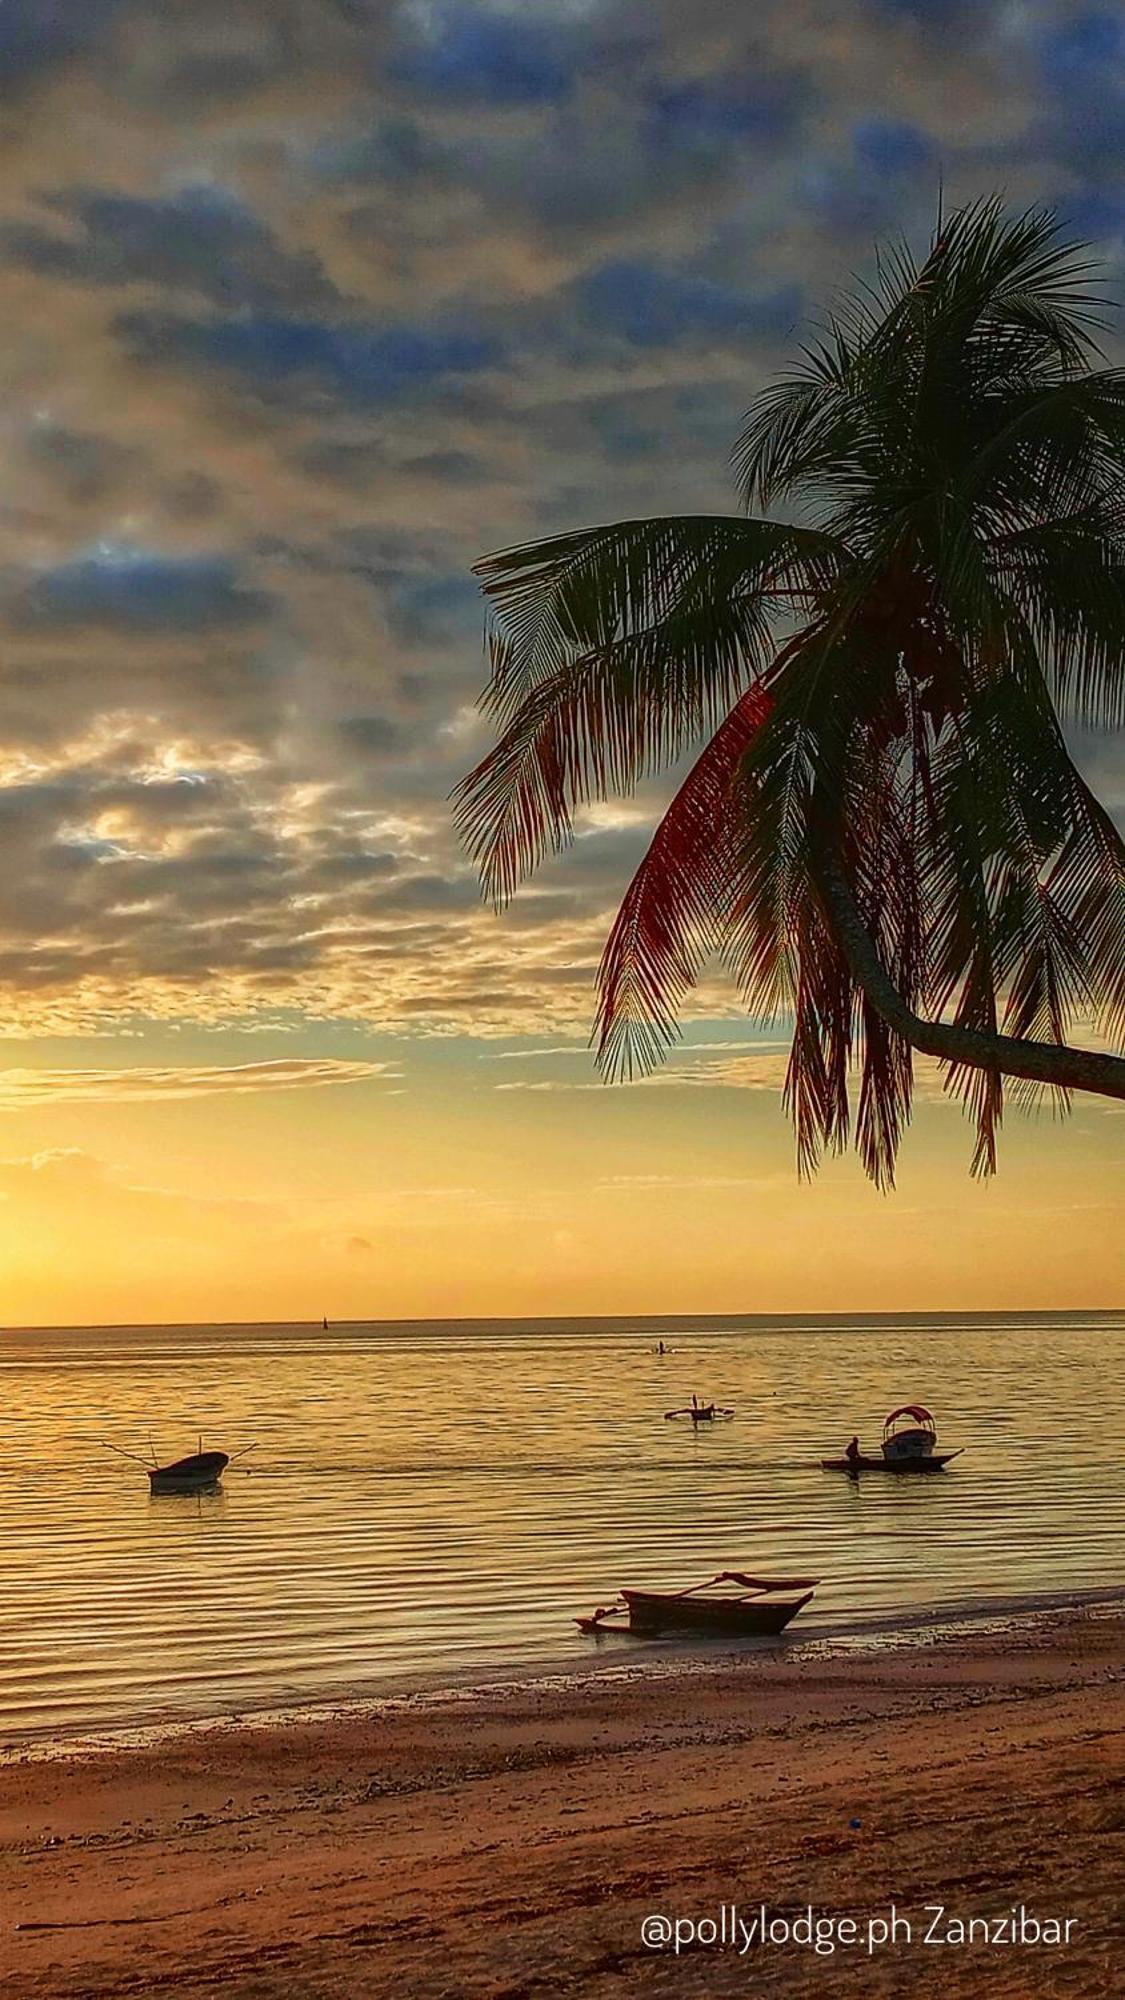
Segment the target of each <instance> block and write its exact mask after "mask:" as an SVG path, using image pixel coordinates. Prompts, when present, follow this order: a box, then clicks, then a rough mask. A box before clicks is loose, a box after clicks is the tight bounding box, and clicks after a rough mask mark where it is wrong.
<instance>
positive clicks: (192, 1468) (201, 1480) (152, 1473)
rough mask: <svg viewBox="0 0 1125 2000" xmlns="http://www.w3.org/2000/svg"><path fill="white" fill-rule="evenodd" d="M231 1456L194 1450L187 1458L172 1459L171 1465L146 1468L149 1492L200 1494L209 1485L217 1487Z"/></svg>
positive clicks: (217, 1452) (224, 1453)
mask: <svg viewBox="0 0 1125 2000" xmlns="http://www.w3.org/2000/svg"><path fill="white" fill-rule="evenodd" d="M229 1464H230V1456H229V1454H228V1453H227V1452H225V1451H193V1452H192V1453H191V1454H190V1456H189V1457H187V1458H177V1459H174V1460H173V1461H172V1463H171V1465H152V1466H150V1467H149V1473H148V1483H149V1491H150V1492H152V1493H202V1492H205V1491H206V1489H207V1487H209V1486H217V1485H218V1483H219V1481H220V1479H221V1478H222V1476H223V1473H224V1472H225V1471H226V1469H227V1466H228V1465H229Z"/></svg>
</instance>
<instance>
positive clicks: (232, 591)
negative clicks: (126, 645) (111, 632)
mask: <svg viewBox="0 0 1125 2000" xmlns="http://www.w3.org/2000/svg"><path fill="white" fill-rule="evenodd" d="M267 609H268V600H267V599H266V598H265V597H264V596H263V595H262V593H261V592H259V591H254V590H249V589H247V588H246V587H245V586H244V585H243V583H242V582H241V580H240V578H239V575H238V572H237V570H236V568H235V566H234V564H233V563H231V562H230V561H229V559H228V558H227V557H225V556H168V555H162V554H156V553H153V552H150V551H148V550H143V549H128V548H125V549H97V550H94V551H93V552H92V553H91V554H89V555H83V556H79V557H77V558H75V560H73V561H72V562H67V563H62V564H60V565H59V566H58V567H57V568H54V569H47V570H44V571H42V573H41V574H40V575H39V576H37V577H35V578H34V579H33V580H32V581H31V582H29V583H28V584H27V585H26V587H25V589H24V590H23V592H22V594H21V596H20V598H19V600H18V602H17V605H16V614H17V617H18V619H19V621H20V622H21V623H23V624H28V625H33V626H40V627H42V626H45V625H51V626H73V625H95V626H96V625H104V626H112V627H116V628H119V629H120V630H122V631H126V632H137V633H151V632H200V631H207V630H213V629H214V628H215V627H217V626H231V625H246V624H249V623H251V622H252V621H253V620H255V619H259V618H261V617H263V616H264V615H265V613H266V611H267Z"/></svg>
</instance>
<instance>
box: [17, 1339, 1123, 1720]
mask: <svg viewBox="0 0 1125 2000" xmlns="http://www.w3.org/2000/svg"><path fill="white" fill-rule="evenodd" d="M661 1340H663V1341H664V1343H665V1345H666V1346H667V1347H668V1348H669V1349H670V1350H671V1352H669V1353H667V1354H665V1355H664V1356H663V1357H661V1356H660V1355H659V1354H658V1353H656V1352H655V1351H654V1350H655V1349H656V1347H657V1344H658V1342H659V1341H661ZM693 1393H694V1394H697V1395H698V1396H700V1398H701V1399H702V1398H707V1399H710V1398H714V1399H716V1400H717V1401H718V1402H719V1403H722V1404H729V1405H731V1406H733V1408H734V1411H735V1415H734V1417H733V1419H732V1420H731V1421H730V1422H727V1423H722V1424H717V1425H715V1426H714V1427H712V1428H707V1429H705V1430H704V1429H699V1430H693V1429H692V1427H691V1426H690V1425H689V1424H682V1423H670V1422H667V1421H665V1418H664V1412H665V1410H668V1409H671V1408H672V1407H674V1406H676V1405H682V1404H684V1403H686V1402H687V1401H689V1400H690V1397H691V1396H692V1394H693ZM0 1396H2V1405H0V1407H2V1409H3V1417H2V1422H3V1430H4V1440H5V1456H6V1466H5V1471H6V1482H5V1502H6V1518H5V1531H4V1534H3V1536H2V1537H0V1746H2V1747H3V1748H4V1749H5V1750H7V1751H12V1750H13V1749H16V1750H18V1749H19V1748H20V1746H23V1745H26V1744H34V1743H49V1742H50V1741H52V1740H53V1739H60V1740H61V1739H67V1740H73V1738H75V1737H82V1736H89V1735H97V1734H99V1733H100V1732H105V1731H115V1730H119V1729H123V1728H136V1727H140V1726H144V1727H149V1726H157V1727H159V1726H163V1725H167V1724H175V1723H180V1722H184V1721H190V1720H192V1719H195V1718H202V1717H211V1716H214V1717H222V1716H232V1715H243V1714H246V1713H248V1712H250V1711H252V1710H261V1709H291V1708H297V1707H301V1706H309V1705H313V1706H315V1705H330V1704H335V1703H337V1702H342V1701H345V1700H348V1699H351V1698H354V1697H362V1696H376V1695H379V1694H385V1693H391V1692H401V1691H404V1690H409V1689H414V1688H426V1687H436V1686H442V1685H447V1684H454V1683H456V1684H464V1683H471V1682H473V1681H474V1680H475V1679H483V1678H487V1677H501V1678H502V1677H503V1676H505V1675H513V1676H514V1675H519V1674H523V1673H525V1672H527V1671H534V1670H536V1669H543V1670H552V1671H553V1670H556V1669H559V1670H565V1669H567V1668H568V1667H572V1666H579V1665H581V1664H582V1663H583V1662H584V1661H586V1660H588V1659H590V1657H591V1656H592V1654H593V1649H594V1646H595V1643H596V1642H594V1641H592V1640H590V1639H588V1638H584V1637H583V1636H582V1635H581V1634H580V1633H579V1632H578V1631H577V1630H576V1628H575V1626H574V1624H573V1622H572V1621H573V1619H574V1617H575V1616H576V1614H579V1613H583V1612H588V1611H589V1610H591V1609H592V1608H593V1606H594V1605H595V1604H601V1603H606V1602H608V1601H609V1600H610V1599H611V1598H612V1597H613V1596H614V1594H615V1593H616V1591H617V1589H618V1588H619V1586H620V1585H622V1584H640V1585H649V1584H651V1585H657V1586H662V1585H663V1586H667V1587H671V1588H675V1587H678V1586H682V1585H685V1584H689V1583H691V1582H693V1581H696V1580H702V1579H703V1578H705V1577H707V1576H710V1575H712V1574H713V1573H714V1572H716V1571H718V1570H720V1569H726V1568H736V1569H755V1570H765V1571H767V1572H768V1571H769V1570H771V1569H773V1570H775V1571H776V1570H780V1571H782V1572H788V1573H795V1574H802V1575H803V1574H806V1573H807V1574H809V1575H814V1576H819V1577H820V1578H821V1579H822V1582H821V1587H820V1589H819V1590H818V1593H817V1597H816V1600H815V1603H814V1604H813V1605H811V1606H810V1607H809V1608H808V1610H807V1611H806V1612H804V1613H802V1615H801V1617H800V1618H799V1619H798V1621H797V1622H796V1624H795V1625H794V1626H793V1627H792V1628H791V1635H790V1637H789V1638H787V1639H786V1640H785V1641H784V1642H783V1643H786V1644H802V1643H808V1642H809V1641H810V1640H813V1641H817V1640H820V1639H824V1638H831V1637H833V1636H836V1637H840V1638H847V1639H849V1641H858V1642H860V1643H863V1642H864V1641H865V1640H867V1641H871V1642H872V1643H886V1642H887V1640H888V1639H890V1638H894V1637H895V1636H896V1635H897V1634H898V1633H900V1632H902V1631H908V1630H909V1629H910V1628H911V1626H912V1625H916V1624H917V1623H918V1622H919V1621H925V1620H926V1619H931V1620H932V1619H933V1618H934V1617H935V1616H937V1615H940V1616H943V1617H948V1618H958V1617H961V1616H965V1615H969V1614H970V1613H973V1612H978V1613H979V1612H981V1611H988V1610H989V1609H992V1608H998V1607H1000V1606H1005V1605H1011V1604H1012V1603H1013V1602H1015V1603H1017V1604H1029V1605H1030V1604H1034V1603H1037V1602H1039V1601H1041V1600H1044V1599H1052V1598H1055V1597H1060V1596H1064V1595H1066V1594H1067V1593H1072V1592H1082V1591H1086V1590H1090V1591H1096V1590H1098V1589H1101V1588H1106V1587H1112V1586H1118V1585H1121V1584H1122V1583H1123V1582H1125V1560H1123V1558H1125V1474H1123V1471H1122V1457H1121V1432H1122V1422H1123V1419H1125V1314H1122V1313H1104V1314H1091V1313H1058V1314H1051V1313H1026V1314H1005V1315H987V1314H982V1315H971V1314H962V1315H941V1316H930V1317H926V1316H924V1315H896V1316H884V1317H872V1316H868V1317H863V1316H851V1317H848V1318H833V1319H827V1318H813V1317H809V1318H765V1317H753V1316H750V1317H743V1318H739V1317H708V1318H676V1319H660V1320H658V1319H612V1320H608V1319H607V1320H584V1321H562V1320H560V1321H543V1320H539V1321H522V1322H516V1321H483V1320H474V1321H461V1322H456V1323H454V1322H448V1321H443V1322H428V1323H424V1322H409V1323H400V1324H389V1323H372V1324H345V1325H339V1326H333V1327H331V1328H329V1330H328V1331H323V1330H321V1329H320V1328H318V1327H309V1326H307V1325H292V1326H284V1325H270V1326H264V1325H263V1326H167V1327H131V1328H130V1327H126V1328H89V1329H86V1328H67V1329H35V1330H28V1331H20V1330H9V1331H6V1332H3V1333H0ZM916 1400H920V1401H922V1402H923V1403H925V1404H927V1405H928V1406H929V1407H930V1408H931V1409H932V1410H933V1411H934V1413H935V1416H936V1417H937V1420H938V1426H939V1433H940V1442H941V1444H942V1445H943V1446H949V1447H953V1446H963V1447H964V1456H963V1457H961V1458H959V1459H957V1460H956V1462H955V1463H954V1464H953V1465H952V1466H951V1467H950V1468H949V1470H948V1471H947V1472H946V1473H944V1474H941V1475H939V1476H937V1477H935V1478H932V1479H913V1480H909V1479H908V1480H895V1479H891V1478H889V1477H882V1476H879V1475H871V1476H870V1477H868V1478H866V1479H864V1480H862V1481H861V1482H859V1483H858V1484H856V1483H854V1482H851V1481H849V1480H847V1479H844V1478H841V1477H839V1476H837V1475H833V1474H831V1473H827V1472H822V1471H821V1470H820V1468H819V1465H818V1462H817V1461H818V1460H819V1458H820V1456H821V1455H822V1454H829V1453H834V1452H838V1451H840V1450H842V1449H843V1447H844V1445H845V1444H846V1442H847V1440H848V1438H849V1437H850V1436H851V1435H852V1433H853V1431H858V1432H859V1435H860V1438H861V1441H862V1442H863V1444H864V1445H865V1446H866V1447H867V1448H869V1449H873V1448H875V1447H876V1446H877V1443H878V1441H879V1438H880V1436H881V1426H882V1419H883V1417H884V1415H885V1414H886V1413H887V1411H888V1410H889V1409H891V1408H892V1407H893V1406H894V1405H896V1404H899V1403H903V1402H907V1401H916ZM200 1436H202V1439H203V1443H204V1446H205V1447H211V1448H218V1449H222V1450H225V1451H227V1452H230V1453H232V1454H234V1453H238V1452H240V1451H242V1450H243V1449H244V1448H245V1447H248V1446H250V1445H253V1446H254V1449H253V1450H252V1451H247V1452H246V1455H245V1457H241V1458H237V1459H236V1460H235V1462H234V1463H233V1464H232V1465H231V1467H230V1468H229V1470H228V1472H227V1473H226V1475H225V1477H224V1480H223V1484H222V1487H221V1490H220V1491H219V1492H217V1493H214V1494H209V1495H203V1496H195V1497H192V1496H187V1497H183V1496H181V1497H168V1498H158V1499H153V1498H150V1496H149V1491H148V1482H147V1479H146V1477H145V1473H144V1470H143V1468H142V1467H141V1466H138V1465H131V1464H129V1463H128V1462H127V1461H126V1460H124V1459H121V1458H118V1457H115V1456H113V1455H112V1454H111V1453H110V1452H109V1451H107V1450H105V1449H104V1448H103V1446H102V1444H101V1442H100V1441H101V1440H108V1441H109V1442H111V1443H112V1444H115V1445H117V1446H119V1447H121V1448H123V1449H125V1450H127V1451H132V1452H136V1453H138V1454H139V1455H141V1456H147V1455H148V1453H149V1449H150V1445H151V1448H152V1449H153V1451H154V1452H155V1453H156V1455H157V1456H158V1457H159V1458H160V1459H162V1460H166V1459H169V1458H173V1457H178V1456H180V1455H181V1454H183V1453H184V1452H188V1451H194V1450H195V1449H196V1446H197V1442H198V1439H199V1437H200ZM603 1644H604V1647H605V1649H609V1648H610V1647H612V1648H613V1650H614V1657H615V1659H619V1660H621V1661H633V1660H639V1659H651V1658H652V1657H654V1656H662V1655H663V1654H664V1652H665V1651H666V1650H667V1649H666V1648H665V1647H663V1646H662V1645H661V1644H660V1642H649V1643H647V1644H646V1645H645V1646H644V1647H639V1646H636V1645H634V1644H632V1643H631V1642H630V1641H628V1640H621V1641H616V1642H614V1641H608V1642H603ZM679 1650H680V1651H682V1650H683V1642H680V1648H679Z"/></svg>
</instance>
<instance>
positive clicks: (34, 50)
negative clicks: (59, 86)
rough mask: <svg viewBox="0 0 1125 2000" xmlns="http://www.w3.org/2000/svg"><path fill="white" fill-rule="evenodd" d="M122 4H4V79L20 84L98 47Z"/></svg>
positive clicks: (63, 0)
mask: <svg viewBox="0 0 1125 2000" xmlns="http://www.w3.org/2000/svg"><path fill="white" fill-rule="evenodd" d="M122 4H123V0H77V4H75V0H5V4H4V10H3V16H2V17H0V78H3V79H4V80H5V81H6V82H7V83H9V84H19V83H23V82H26V81H28V80H30V79H31V78H33V77H35V76H36V75H37V73H38V72H39V71H40V70H43V69H47V68H49V67H50V66H51V65H52V64H54V63H58V62H63V61H65V60H66V59H67V58H68V57H72V56H77V55H81V54H82V53H83V52H84V51H85V50H87V49H90V48H92V47H94V46H95V44H96V43H97V41H98V39H99V37H100V36H101V34H102V32H103V30H104V29H105V28H106V27H107V25H108V24H109V23H110V22H111V21H112V20H113V18H114V16H115V15H116V14H118V13H119V12H120V10H121V6H122Z"/></svg>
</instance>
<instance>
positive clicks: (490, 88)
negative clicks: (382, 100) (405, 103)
mask: <svg viewBox="0 0 1125 2000" xmlns="http://www.w3.org/2000/svg"><path fill="white" fill-rule="evenodd" d="M404 13H405V10H403V9H400V10H399V14H400V19H401V20H402V26H401V29H400V42H399V46H398V48H397V49H396V50H395V51H394V53H393V54H392V57H391V60H390V64H389V71H390V75H391V76H392V78H394V79H395V80H396V81H398V82H400V83H405V84H407V85H409V86H411V87H412V88H413V89H416V90H418V91H421V92H424V93H425V94H426V96H427V97H434V96H439V97H445V98H448V99H450V100H451V101H453V102H455V103H467V104H480V103H484V104H498V105H539V104H555V103H558V102H559V101H560V99H562V98H564V97H566V96H567V95H568V94H569V92H570V91H571V89H572V88H573V85H574V81H575V77H576V75H577V73H578V71H579V70H580V68H581V67H582V64H583V61H584V60H585V61H589V59H590V50H589V45H588V42H584V41H583V39H582V37H581V36H580V35H579V34H578V33H577V32H575V31H574V30H573V29H572V30H570V31H569V32H568V31H567V29H566V28H565V26H563V25H562V24H559V23H553V22H544V21H541V20H537V19H536V16H535V15H534V13H531V12H529V11H527V10H523V11H521V12H520V13H519V14H512V15H504V14H492V13H490V12H489V11H488V9H487V8H482V7H480V6H477V5H473V4H469V0H444V4H442V0H438V4H437V5H436V6H434V7H432V8H428V9H427V10H426V12H425V14H424V15H423V14H422V13H421V10H419V11H418V12H416V13H414V14H413V15H412V16H406V17H405V18H403V17H404Z"/></svg>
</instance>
